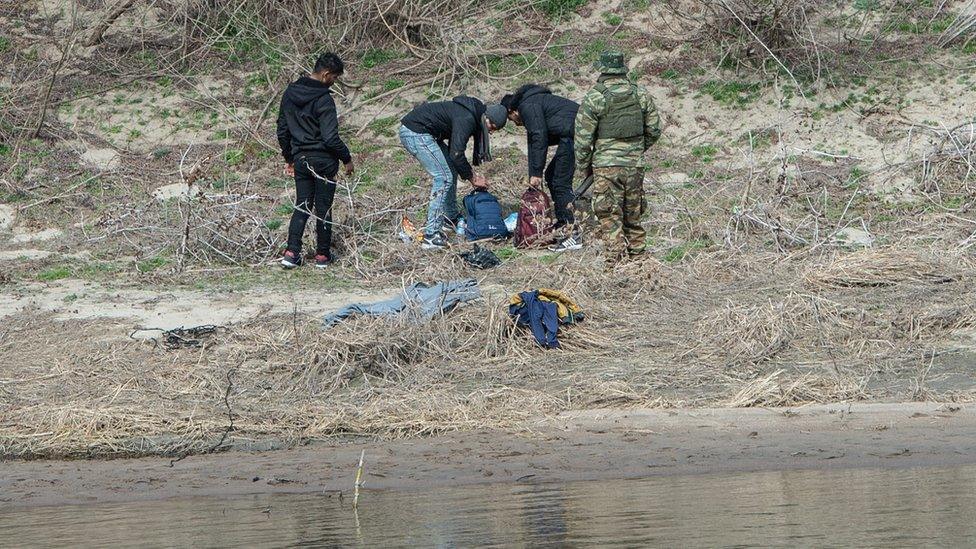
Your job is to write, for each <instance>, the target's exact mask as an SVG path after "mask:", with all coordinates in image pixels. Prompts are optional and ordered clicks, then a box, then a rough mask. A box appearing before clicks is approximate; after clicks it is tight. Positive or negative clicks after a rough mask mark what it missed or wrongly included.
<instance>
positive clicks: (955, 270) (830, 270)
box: [805, 247, 972, 288]
mask: <svg viewBox="0 0 976 549" xmlns="http://www.w3.org/2000/svg"><path fill="white" fill-rule="evenodd" d="M971 270H972V264H971V262H970V261H969V260H968V259H965V258H963V257H959V256H950V255H946V254H942V255H940V254H936V253H935V252H926V251H917V250H908V249H902V248H898V247H888V248H876V249H865V250H860V251H856V252H852V253H848V254H843V255H840V256H838V257H836V258H834V259H833V260H832V261H830V262H829V263H826V264H823V265H820V266H818V267H816V268H814V269H813V270H812V271H811V272H810V273H809V274H807V275H806V277H805V282H806V283H807V284H808V285H810V286H812V287H834V288H844V287H858V286H865V287H881V286H893V285H896V284H902V283H926V284H943V283H947V282H952V281H954V280H957V279H958V278H960V277H962V276H966V275H968V274H970V273H971V272H972V271H971Z"/></svg>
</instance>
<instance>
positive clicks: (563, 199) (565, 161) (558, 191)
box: [543, 137, 576, 225]
mask: <svg viewBox="0 0 976 549" xmlns="http://www.w3.org/2000/svg"><path fill="white" fill-rule="evenodd" d="M575 173H576V153H575V151H573V138H572V137H564V138H562V139H560V140H559V145H558V146H557V147H556V154H554V155H552V158H551V159H550V160H549V165H548V166H546V171H545V174H544V176H543V178H544V179H545V181H546V185H547V186H548V187H549V195H550V196H552V203H553V206H554V209H555V210H556V211H555V214H556V222H557V223H560V224H563V223H565V224H569V225H572V224H573V211H572V210H571V209H570V208H569V206H570V204H572V203H573V199H574V198H575V197H574V196H573V175H574V174H575Z"/></svg>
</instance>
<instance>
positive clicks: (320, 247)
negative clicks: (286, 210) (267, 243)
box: [288, 154, 339, 257]
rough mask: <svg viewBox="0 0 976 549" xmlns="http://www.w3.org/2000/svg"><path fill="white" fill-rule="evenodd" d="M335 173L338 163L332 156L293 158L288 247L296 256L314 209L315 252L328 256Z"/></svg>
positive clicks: (300, 251) (301, 155)
mask: <svg viewBox="0 0 976 549" xmlns="http://www.w3.org/2000/svg"><path fill="white" fill-rule="evenodd" d="M338 172H339V164H338V163H337V162H336V161H335V159H334V158H331V157H327V156H315V155H311V154H299V155H298V156H296V157H295V211H294V212H292V214H291V223H290V224H289V225H288V250H289V251H291V252H294V253H295V254H296V255H301V253H302V234H303V233H304V232H305V224H306V223H308V218H309V217H310V215H309V214H310V213H313V212H314V214H315V240H316V242H315V253H316V254H320V255H325V256H330V257H331V247H332V200H333V199H334V198H335V192H336V184H335V182H334V180H335V176H336V173H338ZM321 178H326V179H328V180H329V181H324V180H323V179H321Z"/></svg>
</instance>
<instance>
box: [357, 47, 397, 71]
mask: <svg viewBox="0 0 976 549" xmlns="http://www.w3.org/2000/svg"><path fill="white" fill-rule="evenodd" d="M399 57H400V54H399V53H397V52H395V51H393V50H385V49H383V48H370V49H368V50H366V53H364V54H363V61H362V63H363V67H364V68H367V69H372V68H375V67H379V66H380V65H385V64H387V63H389V62H390V61H393V60H394V59H397V58H399Z"/></svg>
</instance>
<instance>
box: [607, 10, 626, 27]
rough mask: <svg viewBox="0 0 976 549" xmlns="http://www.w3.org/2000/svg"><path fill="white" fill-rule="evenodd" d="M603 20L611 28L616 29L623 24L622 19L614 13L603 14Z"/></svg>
mask: <svg viewBox="0 0 976 549" xmlns="http://www.w3.org/2000/svg"><path fill="white" fill-rule="evenodd" d="M603 20H604V21H605V22H606V23H607V24H608V25H610V26H611V27H616V26H617V25H620V24H621V23H623V22H624V18H623V17H621V16H620V15H618V14H616V13H610V12H605V13H604V14H603Z"/></svg>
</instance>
